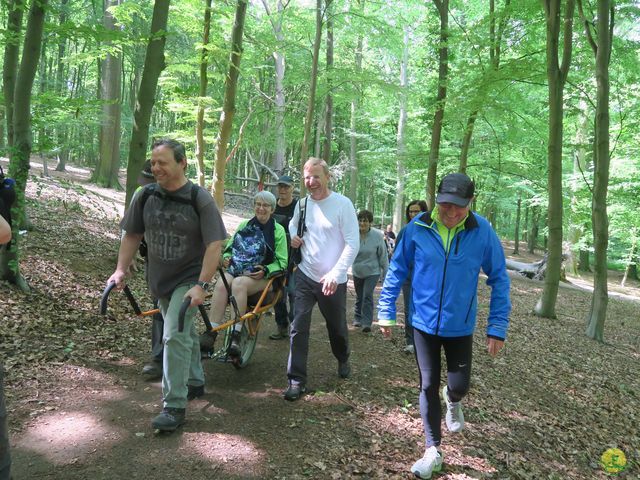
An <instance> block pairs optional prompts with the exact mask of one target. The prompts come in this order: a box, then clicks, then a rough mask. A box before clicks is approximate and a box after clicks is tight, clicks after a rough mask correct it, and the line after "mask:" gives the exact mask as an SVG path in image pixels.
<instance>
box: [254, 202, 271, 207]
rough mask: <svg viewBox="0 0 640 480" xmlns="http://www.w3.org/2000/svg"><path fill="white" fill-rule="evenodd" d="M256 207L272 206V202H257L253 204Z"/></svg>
mask: <svg viewBox="0 0 640 480" xmlns="http://www.w3.org/2000/svg"><path fill="white" fill-rule="evenodd" d="M253 205H254V206H255V207H256V208H271V204H270V203H262V202H256V203H254V204H253Z"/></svg>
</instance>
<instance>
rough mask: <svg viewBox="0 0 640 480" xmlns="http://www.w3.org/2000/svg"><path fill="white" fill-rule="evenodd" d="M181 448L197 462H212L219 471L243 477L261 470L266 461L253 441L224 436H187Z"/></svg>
mask: <svg viewBox="0 0 640 480" xmlns="http://www.w3.org/2000/svg"><path fill="white" fill-rule="evenodd" d="M180 449H181V450H184V451H185V452H187V454H188V455H189V456H192V457H194V458H196V459H202V458H205V459H207V460H209V461H211V462H212V463H214V464H216V470H219V469H221V470H223V471H224V472H226V473H228V474H232V475H234V476H239V477H242V478H244V477H246V476H254V475H255V473H257V472H256V470H258V471H260V470H262V469H263V463H264V462H265V459H266V454H265V452H264V451H263V450H262V449H260V448H258V447H257V446H256V445H254V444H253V443H252V442H251V441H249V440H247V439H245V438H243V437H241V436H239V435H226V434H222V433H203V432H197V433H185V434H184V435H183V437H182V446H181V447H180ZM221 478H224V477H221Z"/></svg>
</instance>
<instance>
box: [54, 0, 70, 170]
mask: <svg viewBox="0 0 640 480" xmlns="http://www.w3.org/2000/svg"><path fill="white" fill-rule="evenodd" d="M59 9H60V15H59V16H58V25H60V26H61V27H62V26H63V25H64V24H65V23H66V21H67V18H68V14H69V0H61V1H60V7H59ZM66 51H67V40H66V39H65V38H61V39H60V40H59V43H58V55H57V63H58V68H57V70H56V84H55V89H56V93H58V95H65V92H67V91H68V90H67V89H66V88H65V81H64V80H65V62H64V61H63V60H64V58H65V56H66ZM56 139H57V148H58V152H59V153H58V165H56V171H57V172H64V171H65V168H66V165H67V160H68V159H69V138H68V129H67V125H66V124H65V122H60V123H59V124H58V125H57V126H56Z"/></svg>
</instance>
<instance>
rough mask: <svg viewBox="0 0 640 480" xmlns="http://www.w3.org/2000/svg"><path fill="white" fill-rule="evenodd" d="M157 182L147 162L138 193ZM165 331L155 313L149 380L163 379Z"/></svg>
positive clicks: (147, 369)
mask: <svg viewBox="0 0 640 480" xmlns="http://www.w3.org/2000/svg"><path fill="white" fill-rule="evenodd" d="M155 181H156V179H155V178H154V176H153V172H152V171H151V160H147V161H145V162H144V165H143V166H142V170H141V171H140V174H139V175H138V188H137V189H136V192H138V191H140V190H141V189H142V188H144V187H145V185H149V184H151V183H155ZM132 200H133V199H132ZM145 255H146V253H145ZM145 262H146V259H145ZM153 308H158V300H156V299H155V298H154V299H153ZM163 330H164V320H163V319H162V314H161V313H160V312H158V313H155V314H154V315H153V317H152V319H151V359H150V361H149V362H148V363H147V364H145V365H144V366H143V367H142V375H144V376H145V377H146V378H147V379H149V380H158V379H160V378H162V355H163V346H162V332H163Z"/></svg>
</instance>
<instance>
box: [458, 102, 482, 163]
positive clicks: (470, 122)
mask: <svg viewBox="0 0 640 480" xmlns="http://www.w3.org/2000/svg"><path fill="white" fill-rule="evenodd" d="M476 118H478V110H474V111H473V112H471V114H470V115H469V118H468V119H467V127H466V128H465V130H464V137H462V147H461V149H460V166H459V167H458V170H459V171H460V172H461V173H467V159H468V158H469V146H470V145H471V137H473V127H474V125H475V123H476Z"/></svg>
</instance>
